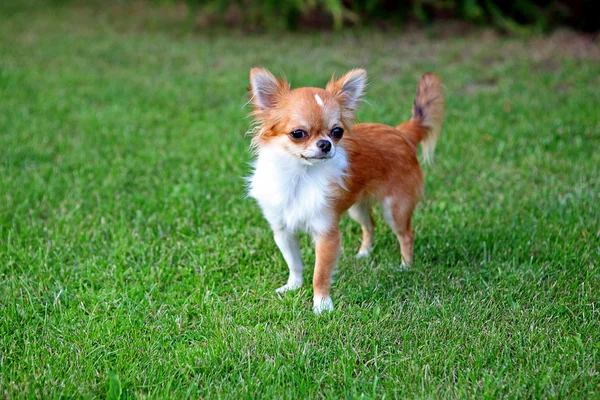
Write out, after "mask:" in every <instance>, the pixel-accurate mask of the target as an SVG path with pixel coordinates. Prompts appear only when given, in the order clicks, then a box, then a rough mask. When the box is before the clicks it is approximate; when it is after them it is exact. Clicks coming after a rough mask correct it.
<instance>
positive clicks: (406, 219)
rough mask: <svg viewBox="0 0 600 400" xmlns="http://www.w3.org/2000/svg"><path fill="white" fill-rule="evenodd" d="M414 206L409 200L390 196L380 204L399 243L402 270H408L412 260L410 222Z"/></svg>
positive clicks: (412, 237) (414, 203) (412, 238)
mask: <svg viewBox="0 0 600 400" xmlns="http://www.w3.org/2000/svg"><path fill="white" fill-rule="evenodd" d="M415 206H416V202H414V201H412V200H410V199H402V198H398V197H391V196H390V197H386V198H385V199H384V200H383V202H382V207H383V215H384V217H385V219H386V221H387V223H388V224H389V225H390V227H391V228H392V230H393V231H394V233H395V234H396V237H397V238H398V242H400V252H401V253H402V268H408V267H409V266H410V264H411V263H412V260H413V240H414V234H413V231H412V228H411V226H410V220H411V217H412V214H413V211H414V209H415Z"/></svg>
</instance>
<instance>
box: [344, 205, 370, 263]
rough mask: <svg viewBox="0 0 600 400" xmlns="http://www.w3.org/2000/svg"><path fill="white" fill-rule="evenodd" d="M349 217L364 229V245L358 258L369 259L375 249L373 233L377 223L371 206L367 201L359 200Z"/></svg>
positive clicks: (362, 244)
mask: <svg viewBox="0 0 600 400" xmlns="http://www.w3.org/2000/svg"><path fill="white" fill-rule="evenodd" d="M348 215H350V218H352V219H353V220H355V221H356V222H358V223H359V224H360V227H361V228H362V243H361V245H360V249H359V250H358V253H357V254H356V258H361V257H367V256H368V255H369V254H370V253H371V249H372V248H373V232H374V230H375V222H374V221H373V215H372V214H371V204H370V203H369V202H368V201H366V200H359V201H357V202H356V203H355V204H354V205H353V206H352V207H350V209H349V210H348Z"/></svg>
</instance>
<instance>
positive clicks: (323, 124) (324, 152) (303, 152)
mask: <svg viewBox="0 0 600 400" xmlns="http://www.w3.org/2000/svg"><path fill="white" fill-rule="evenodd" d="M365 85H366V73H365V71H364V70H353V71H350V72H349V73H347V74H346V75H344V76H343V77H342V78H340V79H338V80H334V79H332V80H331V82H329V84H328V85H327V88H326V89H318V88H308V87H307V88H300V89H295V90H290V87H289V85H288V83H287V82H286V81H285V80H279V79H277V78H276V77H275V76H273V74H271V73H270V72H269V71H267V70H265V69H261V68H254V69H252V70H251V71H250V86H251V94H252V103H253V105H254V113H253V115H254V116H255V118H256V119H257V122H258V124H259V127H258V130H257V133H256V135H255V137H254V139H253V141H254V143H255V145H257V146H259V147H260V146H264V145H271V146H277V147H279V148H281V149H282V150H283V151H285V152H286V153H288V154H291V155H293V156H294V157H296V158H297V159H299V160H301V161H302V162H303V163H306V164H309V165H313V164H317V163H321V162H324V161H326V160H328V159H330V158H333V157H334V156H335V154H336V152H337V150H338V146H340V145H341V142H340V141H341V140H342V138H343V137H344V134H345V133H347V132H348V133H349V132H350V131H351V129H352V120H353V119H354V111H355V109H356V105H357V103H358V101H359V100H360V97H361V96H362V94H363V92H364V88H365Z"/></svg>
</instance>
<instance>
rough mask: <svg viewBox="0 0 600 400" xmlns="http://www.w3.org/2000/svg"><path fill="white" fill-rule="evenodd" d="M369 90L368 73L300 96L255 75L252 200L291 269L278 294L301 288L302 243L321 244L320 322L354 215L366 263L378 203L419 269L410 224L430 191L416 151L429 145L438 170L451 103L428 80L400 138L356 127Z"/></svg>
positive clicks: (398, 131)
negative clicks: (346, 218)
mask: <svg viewBox="0 0 600 400" xmlns="http://www.w3.org/2000/svg"><path fill="white" fill-rule="evenodd" d="M366 83H367V74H366V72H365V71H364V70H362V69H354V70H352V71H350V72H348V73H347V74H345V75H344V76H342V77H341V78H340V79H337V80H336V79H335V78H332V80H331V81H330V82H329V83H328V84H327V87H326V88H325V89H320V88H312V87H304V88H298V89H294V90H291V89H290V85H289V84H288V83H287V81H286V80H285V79H282V80H280V79H278V78H276V77H275V76H274V75H273V74H271V73H270V72H269V71H267V70H266V69H262V68H253V69H252V70H251V71H250V92H251V96H252V99H251V100H250V101H251V102H252V105H253V109H254V111H253V112H252V114H251V115H252V116H253V117H254V118H255V120H256V128H255V130H254V136H253V139H252V144H253V146H254V149H255V150H256V154H257V160H256V163H255V165H254V173H253V175H252V176H251V177H250V178H249V196H250V197H253V198H254V199H256V200H257V202H258V204H259V205H260V208H261V209H262V212H263V214H264V216H265V218H266V219H267V221H268V222H269V224H270V225H271V228H272V229H273V233H274V236H275V243H276V244H277V246H278V247H279V250H281V253H282V254H283V258H284V259H285V261H286V263H287V265H288V267H289V272H290V275H289V278H288V280H287V283H286V284H285V285H283V286H282V287H280V288H279V289H277V292H278V293H282V292H286V291H288V290H294V289H298V288H299V287H300V286H302V284H303V282H304V280H303V277H302V270H303V269H304V267H303V265H302V259H301V254H300V248H299V246H298V239H297V236H296V233H297V232H298V231H306V232H308V233H310V234H311V235H312V237H313V240H314V242H315V245H316V263H315V270H314V276H313V287H314V297H313V310H314V312H315V313H317V314H319V313H321V312H323V311H326V310H327V311H331V310H333V302H332V300H331V297H330V287H331V276H332V272H333V271H334V269H335V267H336V263H337V259H338V255H339V253H340V246H341V243H342V238H341V235H340V232H339V229H338V223H339V220H340V217H341V216H342V214H344V213H345V212H346V211H348V213H349V214H350V217H351V218H352V219H354V220H355V221H357V222H358V223H360V225H361V227H362V244H361V246H360V250H359V251H358V254H357V257H365V256H368V255H369V253H370V251H371V248H372V243H373V229H374V222H373V217H372V215H371V206H372V205H373V204H374V203H375V202H379V203H381V205H382V208H383V215H384V216H385V219H386V221H387V222H388V224H389V225H390V227H391V228H392V230H393V231H394V233H395V234H396V236H397V237H398V241H399V242H400V249H401V253H402V259H403V263H402V264H403V266H408V265H409V264H410V263H411V262H412V259H413V231H412V229H411V223H410V220H411V216H412V213H413V210H414V209H415V206H416V205H417V202H418V200H419V197H420V196H421V193H422V191H423V172H422V171H421V167H420V166H419V162H418V161H417V149H416V148H417V145H418V144H419V143H422V144H423V156H424V159H425V160H430V158H431V156H432V155H433V151H434V148H435V144H436V141H437V139H438V137H439V135H440V129H441V125H442V119H443V114H444V104H445V101H444V95H443V93H442V89H441V81H440V78H439V77H438V76H437V75H435V74H433V73H426V74H425V75H423V77H422V78H421V80H420V81H419V85H418V87H417V96H416V98H415V101H414V105H413V108H412V117H411V119H410V120H409V121H407V122H404V123H402V124H400V125H398V126H397V127H395V128H394V127H391V126H387V125H382V124H376V123H361V124H356V125H354V124H353V122H354V113H355V111H356V109H357V105H358V103H359V101H360V100H361V97H362V95H363V93H364V91H365V86H366Z"/></svg>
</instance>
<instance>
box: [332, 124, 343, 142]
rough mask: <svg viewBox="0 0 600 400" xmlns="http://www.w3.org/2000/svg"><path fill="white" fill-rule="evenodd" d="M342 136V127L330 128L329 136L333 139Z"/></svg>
mask: <svg viewBox="0 0 600 400" xmlns="http://www.w3.org/2000/svg"><path fill="white" fill-rule="evenodd" d="M342 136H344V129H342V128H340V127H339V126H338V127H337V128H333V129H332V130H331V137H332V138H334V139H341V138H342Z"/></svg>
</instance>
